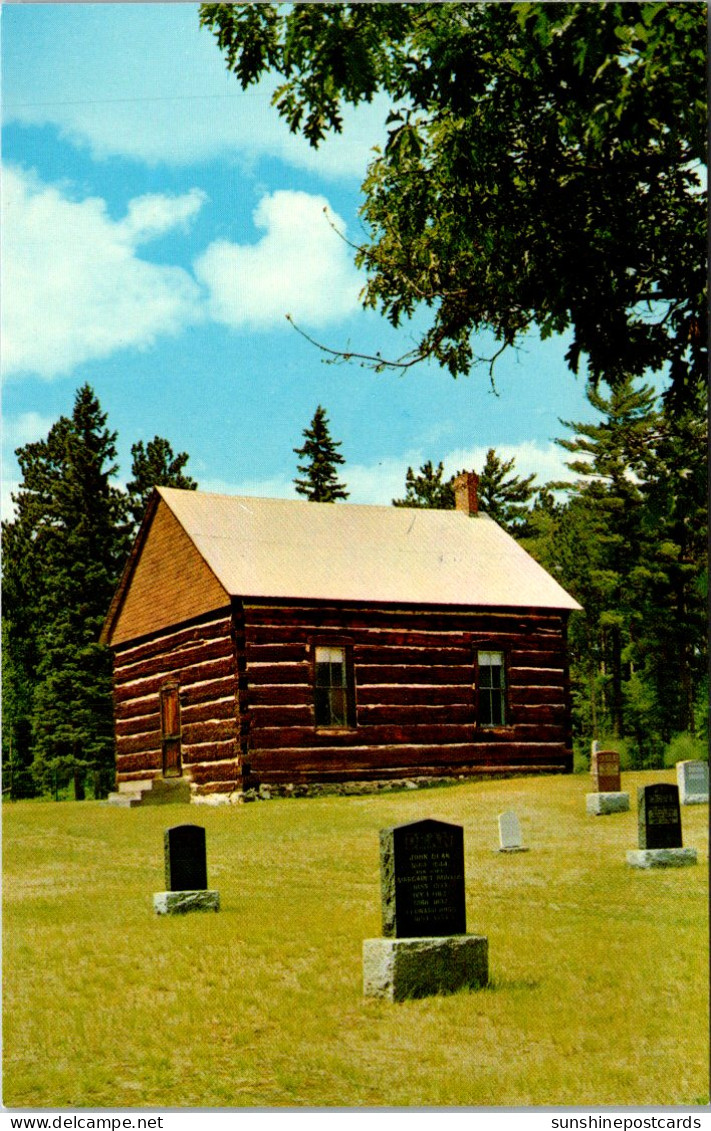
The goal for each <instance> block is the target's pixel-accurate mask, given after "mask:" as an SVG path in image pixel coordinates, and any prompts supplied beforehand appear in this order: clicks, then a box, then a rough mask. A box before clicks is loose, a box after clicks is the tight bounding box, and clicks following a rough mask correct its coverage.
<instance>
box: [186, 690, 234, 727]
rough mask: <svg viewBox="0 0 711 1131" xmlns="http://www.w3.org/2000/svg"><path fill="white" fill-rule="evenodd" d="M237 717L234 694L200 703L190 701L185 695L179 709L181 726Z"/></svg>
mask: <svg viewBox="0 0 711 1131" xmlns="http://www.w3.org/2000/svg"><path fill="white" fill-rule="evenodd" d="M236 718H237V706H236V703H235V697H234V695H231V696H229V697H228V698H224V699H208V700H206V701H204V702H202V703H192V702H191V701H190V698H189V696H187V695H186V702H185V703H184V704H183V705H182V706H181V709H180V720H181V723H182V724H183V726H189V725H190V724H191V723H201V722H209V721H215V720H216V719H231V720H232V721H233V722H234V721H235V720H236Z"/></svg>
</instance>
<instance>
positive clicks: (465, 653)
mask: <svg viewBox="0 0 711 1131" xmlns="http://www.w3.org/2000/svg"><path fill="white" fill-rule="evenodd" d="M472 660H473V652H472V649H471V647H468V646H465V647H460V648H457V647H451V646H449V645H448V644H447V643H446V642H443V643H441V644H440V643H437V644H428V645H426V646H423V647H419V648H415V647H409V648H408V647H404V646H403V645H390V644H360V643H357V644H354V646H353V661H354V663H355V665H356V667H357V668H360V667H361V666H373V665H378V664H381V665H388V666H392V665H394V664H396V665H403V666H410V665H415V666H418V665H422V664H431V665H432V666H441V665H450V664H457V665H469V666H471V664H472Z"/></svg>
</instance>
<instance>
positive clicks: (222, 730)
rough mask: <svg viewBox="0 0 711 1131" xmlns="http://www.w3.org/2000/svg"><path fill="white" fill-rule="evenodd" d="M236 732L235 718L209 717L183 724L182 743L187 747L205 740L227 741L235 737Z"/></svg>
mask: <svg viewBox="0 0 711 1131" xmlns="http://www.w3.org/2000/svg"><path fill="white" fill-rule="evenodd" d="M236 734H237V729H236V720H235V719H234V718H227V719H217V720H215V719H209V720H207V721H206V722H197V723H190V724H187V725H185V724H183V728H182V743H183V746H184V747H186V748H187V747H188V746H194V745H195V744H197V743H203V742H226V741H227V740H228V739H234V738H235V737H236Z"/></svg>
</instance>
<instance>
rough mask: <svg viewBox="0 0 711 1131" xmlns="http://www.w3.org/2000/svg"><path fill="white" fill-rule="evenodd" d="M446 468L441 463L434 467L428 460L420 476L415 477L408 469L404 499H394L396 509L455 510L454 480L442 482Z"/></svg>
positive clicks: (410, 469)
mask: <svg viewBox="0 0 711 1131" xmlns="http://www.w3.org/2000/svg"><path fill="white" fill-rule="evenodd" d="M443 475H444V466H443V464H442V463H441V462H440V463H438V464H437V467H433V465H432V461H431V460H428V461H427V463H423V465H422V467H421V468H420V473H419V475H415V473H414V471H413V470H412V468H411V467H408V469H407V474H406V476H405V497H404V499H393V506H394V507H430V508H433V509H435V510H453V509H454V488H453V487H452V479H451V478H450V479H446V480H444V482H443V480H442V477H443Z"/></svg>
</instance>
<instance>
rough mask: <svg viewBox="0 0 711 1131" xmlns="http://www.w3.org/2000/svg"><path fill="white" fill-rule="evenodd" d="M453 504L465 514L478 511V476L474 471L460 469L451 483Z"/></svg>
mask: <svg viewBox="0 0 711 1131" xmlns="http://www.w3.org/2000/svg"><path fill="white" fill-rule="evenodd" d="M452 486H453V488H454V506H455V509H456V510H458V511H464V513H465V514H477V513H478V511H479V476H478V475H477V473H476V472H475V471H462V472H461V473H460V474H459V475H458V476H457V478H456V479H455V480H454V482H453V483H452Z"/></svg>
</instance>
